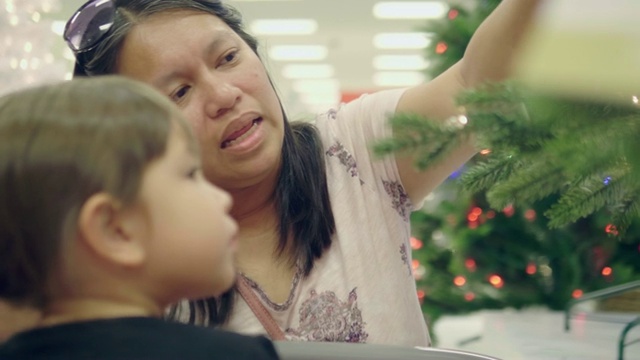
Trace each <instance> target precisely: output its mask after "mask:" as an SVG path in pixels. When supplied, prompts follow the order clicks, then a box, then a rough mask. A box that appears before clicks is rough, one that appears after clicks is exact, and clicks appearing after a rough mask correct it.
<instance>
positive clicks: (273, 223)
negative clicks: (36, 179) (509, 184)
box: [65, 0, 538, 346]
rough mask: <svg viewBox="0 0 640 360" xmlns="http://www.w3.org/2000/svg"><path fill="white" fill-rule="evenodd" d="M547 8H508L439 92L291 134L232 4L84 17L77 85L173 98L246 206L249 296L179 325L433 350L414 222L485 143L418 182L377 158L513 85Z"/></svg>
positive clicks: (373, 103)
mask: <svg viewBox="0 0 640 360" xmlns="http://www.w3.org/2000/svg"><path fill="white" fill-rule="evenodd" d="M537 3H538V0H505V1H503V3H502V4H501V5H500V6H499V7H498V9H496V11H495V12H494V13H493V14H492V15H491V16H490V17H489V18H488V19H487V20H486V22H485V23H484V24H483V25H482V26H481V28H480V29H479V30H478V31H477V33H476V35H475V36H474V38H473V40H472V42H471V43H470V45H469V48H468V50H467V53H466V55H465V57H464V59H462V60H461V61H460V62H459V63H457V64H456V65H454V66H453V67H452V68H451V69H449V70H448V71H447V72H445V73H443V74H442V75H441V76H439V77H438V78H436V79H434V80H433V81H431V82H429V83H426V84H422V85H419V86H417V87H414V88H410V89H398V90H389V91H383V92H380V93H376V94H371V95H368V96H364V97H362V98H360V99H358V100H356V101H353V102H351V103H349V104H347V105H343V106H341V107H340V108H339V109H336V110H330V111H328V112H327V113H326V114H322V115H319V116H318V118H317V119H316V121H315V123H314V124H294V123H289V122H288V121H287V118H286V115H285V114H284V112H283V107H282V105H281V103H280V101H279V99H278V97H277V95H276V92H275V91H274V88H273V86H272V84H271V81H270V79H269V76H268V75H267V73H266V71H265V68H264V66H263V64H262V62H261V60H260V58H259V56H258V53H257V43H256V40H255V39H254V38H253V37H252V36H250V35H249V34H247V33H246V32H245V31H244V30H243V28H242V23H241V19H240V16H239V14H238V13H237V12H235V11H234V10H233V9H232V8H230V7H228V6H227V5H225V4H223V3H221V2H220V1H218V0H128V1H122V0H115V1H104V0H94V1H91V2H89V3H88V4H87V5H85V6H84V7H83V8H81V9H80V10H79V11H78V12H77V13H76V14H75V15H74V16H73V17H72V19H71V20H70V21H69V23H68V24H67V29H66V32H65V38H66V40H67V42H68V43H69V46H70V47H71V48H72V50H74V52H75V54H76V60H77V61H76V69H75V75H76V76H98V75H105V74H112V73H116V74H121V75H125V76H128V77H131V78H134V79H137V80H140V81H143V82H145V83H149V84H151V85H153V86H154V87H155V88H156V89H158V90H159V91H160V92H162V93H163V94H165V95H166V96H168V97H169V98H170V99H172V100H173V101H174V102H175V103H176V104H177V106H179V107H180V108H181V109H182V111H183V113H184V114H185V115H186V117H187V119H188V120H189V122H190V124H191V126H192V127H193V128H194V130H195V133H196V134H197V137H198V140H199V142H200V144H201V151H202V159H203V170H204V173H205V175H206V177H207V179H208V180H209V181H211V182H213V183H214V184H216V185H218V186H220V187H222V188H223V189H225V190H227V191H228V192H230V193H231V194H232V196H233V200H234V201H233V202H234V207H233V209H232V215H233V216H234V218H235V219H236V220H237V221H238V223H239V225H240V247H239V249H238V253H237V254H238V255H237V262H238V266H239V269H240V270H241V275H240V276H239V281H238V283H239V288H240V289H243V288H244V289H245V290H244V291H243V292H242V293H241V294H242V297H241V296H235V295H234V294H235V291H234V292H231V293H228V294H226V295H225V296H223V297H222V298H221V299H207V300H203V301H200V302H196V303H191V304H181V305H179V306H177V307H176V308H175V309H174V311H172V315H173V316H174V317H176V318H178V319H181V320H183V321H189V322H195V323H200V324H221V326H223V327H224V328H226V329H230V330H235V331H239V332H243V333H250V334H254V333H264V332H265V331H266V330H265V329H271V331H270V332H269V335H270V336H271V337H272V338H274V339H276V340H277V339H279V338H280V336H283V338H286V339H290V340H294V339H299V340H309V341H345V342H368V343H380V344H396V345H410V346H426V345H429V344H430V341H429V335H428V331H427V327H426V325H425V321H424V318H423V316H422V313H421V311H420V306H419V303H418V299H417V297H416V288H415V282H414V280H413V277H412V274H411V266H410V264H411V254H410V247H409V243H408V239H409V235H410V231H409V214H410V212H411V211H412V210H415V209H418V208H419V207H420V206H421V202H422V199H423V198H425V197H426V196H427V195H428V194H429V193H430V192H431V191H432V190H433V189H434V188H435V187H436V186H438V185H439V184H440V183H441V182H442V181H443V180H444V179H446V178H447V176H448V175H449V174H450V173H451V172H452V171H454V170H455V169H457V168H458V167H460V166H461V165H462V164H463V163H464V162H465V161H467V160H468V159H469V158H470V157H471V156H472V155H473V154H474V153H475V150H474V147H473V144H472V143H471V141H470V140H469V141H467V142H466V144H465V145H464V146H461V147H460V148H459V149H457V150H456V151H455V152H453V153H452V154H451V155H450V156H449V157H448V159H447V160H446V161H443V162H441V163H440V164H437V165H434V166H432V167H431V168H429V169H427V170H425V171H423V172H418V171H416V170H415V169H414V167H413V157H412V156H409V155H405V156H401V155H396V156H390V157H387V158H384V159H376V158H374V156H373V155H372V153H371V151H370V149H371V145H372V144H373V143H374V142H375V141H376V140H378V139H381V138H384V137H388V136H390V135H391V130H390V129H389V128H388V126H387V123H386V120H387V117H388V115H390V114H392V113H394V112H396V113H399V112H402V113H415V114H419V115H424V116H425V117H429V118H435V119H446V118H449V117H450V116H452V115H455V114H456V108H455V106H454V101H453V99H454V98H455V96H456V94H458V93H459V92H460V91H461V90H463V89H465V88H468V87H473V86H475V85H477V84H479V83H481V82H483V81H487V80H502V79H504V78H505V76H506V75H507V74H508V68H509V64H510V61H511V58H512V53H513V48H514V47H515V46H516V45H517V43H518V41H519V39H520V37H521V35H522V33H523V31H524V29H525V28H526V25H527V23H528V22H529V20H530V18H531V16H532V13H533V12H534V9H535V7H536V5H537ZM195 29H197V31H194V30H195ZM176 241H180V239H176ZM247 288H248V289H249V291H248V292H247V291H246V289H247ZM256 297H257V299H256ZM257 314H262V315H257ZM260 319H262V320H260ZM261 321H262V322H261ZM274 324H275V325H274ZM274 328H275V329H274Z"/></svg>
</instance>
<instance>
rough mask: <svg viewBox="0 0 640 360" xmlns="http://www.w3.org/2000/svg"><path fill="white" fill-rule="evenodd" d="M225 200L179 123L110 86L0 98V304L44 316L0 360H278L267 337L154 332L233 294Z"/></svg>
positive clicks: (159, 101)
mask: <svg viewBox="0 0 640 360" xmlns="http://www.w3.org/2000/svg"><path fill="white" fill-rule="evenodd" d="M230 207H231V198H230V196H229V195H228V194H227V193H226V192H224V191H222V190H220V189H219V188H217V187H215V186H213V185H211V184H210V183H208V182H207V181H206V180H205V179H204V177H203V176H202V173H201V170H200V159H199V151H198V149H197V143H196V142H195V140H194V138H193V137H192V134H191V132H190V129H189V128H188V126H187V125H186V123H185V122H184V121H183V120H182V116H181V115H180V112H179V110H178V109H177V108H176V107H174V105H173V104H171V103H170V101H168V100H167V99H165V98H164V97H163V96H161V95H160V94H158V93H156V92H155V91H154V90H152V89H151V88H150V87H147V86H146V85H143V84H141V83H135V82H133V81H132V80H126V79H124V78H118V77H110V76H108V77H101V78H92V79H82V80H74V81H70V82H66V83H61V84H55V85H47V86H40V87H37V88H32V89H29V90H23V91H21V92H17V93H13V94H10V95H7V96H4V97H3V98H0V298H3V299H4V300H6V301H9V302H10V303H12V304H14V305H20V306H22V305H28V306H31V307H35V308H38V309H40V310H41V312H42V318H41V320H40V323H39V325H38V326H37V327H36V328H34V329H31V330H28V331H24V332H21V333H18V334H17V335H15V336H13V337H11V338H10V339H9V340H8V341H7V342H6V343H4V344H3V345H1V346H0V358H1V359H14V358H15V359H26V358H29V359H33V358H65V359H73V358H91V359H122V358H127V359H131V358H136V359H140V358H153V359H161V358H163V359H178V358H188V359H195V358H207V359H218V358H224V359H277V357H278V356H277V354H276V352H275V348H274V347H273V344H272V343H271V342H270V341H269V340H267V339H266V338H264V337H249V336H242V335H239V334H234V333H229V332H223V331H219V330H212V329H207V328H198V327H194V326H187V325H183V324H178V323H171V322H166V321H163V320H162V316H163V313H164V310H165V309H166V308H167V307H168V306H169V305H171V304H173V303H175V302H177V301H178V300H180V299H183V298H190V299H199V298H206V297H211V296H218V295H220V294H221V293H223V292H225V291H226V290H228V289H229V288H230V287H231V286H232V285H233V283H234V280H235V274H236V269H235V267H234V264H233V254H234V251H235V249H236V247H237V244H236V240H235V239H236V233H237V230H238V227H237V224H236V223H235V221H234V220H233V219H232V218H231V217H230V215H229V210H230Z"/></svg>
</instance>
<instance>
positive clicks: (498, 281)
mask: <svg viewBox="0 0 640 360" xmlns="http://www.w3.org/2000/svg"><path fill="white" fill-rule="evenodd" d="M489 283H490V284H491V285H493V287H495V288H496V289H500V288H501V287H503V286H504V281H503V280H502V278H501V277H500V275H495V274H494V275H491V276H489Z"/></svg>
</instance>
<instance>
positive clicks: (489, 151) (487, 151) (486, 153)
mask: <svg viewBox="0 0 640 360" xmlns="http://www.w3.org/2000/svg"><path fill="white" fill-rule="evenodd" d="M489 154H491V149H484V150H480V155H489Z"/></svg>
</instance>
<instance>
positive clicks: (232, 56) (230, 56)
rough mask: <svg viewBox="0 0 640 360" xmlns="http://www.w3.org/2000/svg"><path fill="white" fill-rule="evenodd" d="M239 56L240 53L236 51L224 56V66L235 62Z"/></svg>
mask: <svg viewBox="0 0 640 360" xmlns="http://www.w3.org/2000/svg"><path fill="white" fill-rule="evenodd" d="M237 56H238V51H236V50H234V51H231V52H230V53H228V54H226V55H225V56H224V58H223V60H222V63H223V64H226V63H230V62H232V61H234V60H235V59H236V58H237Z"/></svg>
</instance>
